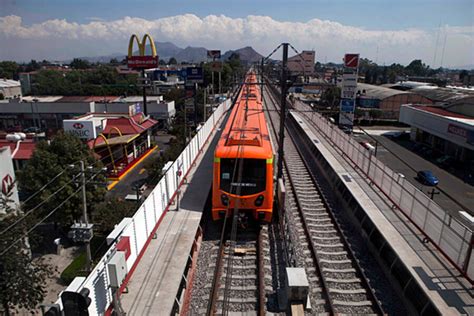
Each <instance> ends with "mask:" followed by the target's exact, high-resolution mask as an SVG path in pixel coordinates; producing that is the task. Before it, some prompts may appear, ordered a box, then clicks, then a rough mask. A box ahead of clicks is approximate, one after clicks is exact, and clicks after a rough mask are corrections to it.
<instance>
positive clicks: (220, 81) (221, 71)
mask: <svg viewBox="0 0 474 316" xmlns="http://www.w3.org/2000/svg"><path fill="white" fill-rule="evenodd" d="M221 73H222V71H219V97H220V96H221Z"/></svg>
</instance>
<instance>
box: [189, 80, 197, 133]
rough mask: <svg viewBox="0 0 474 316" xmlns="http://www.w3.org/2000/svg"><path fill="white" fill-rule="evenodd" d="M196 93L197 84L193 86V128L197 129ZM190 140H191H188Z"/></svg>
mask: <svg viewBox="0 0 474 316" xmlns="http://www.w3.org/2000/svg"><path fill="white" fill-rule="evenodd" d="M197 93H198V84H197V83H195V84H194V128H196V127H197V123H198V113H197ZM190 139H191V138H190Z"/></svg>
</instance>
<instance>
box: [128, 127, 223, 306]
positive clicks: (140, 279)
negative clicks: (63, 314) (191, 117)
mask: <svg viewBox="0 0 474 316" xmlns="http://www.w3.org/2000/svg"><path fill="white" fill-rule="evenodd" d="M223 122H225V119H223V120H222V122H221V125H222V124H223ZM218 126H219V125H218ZM213 133H214V134H213V135H211V136H210V141H209V143H208V144H207V145H206V147H204V149H203V152H202V153H201V155H200V156H199V157H198V158H197V159H196V163H195V166H193V167H192V169H191V171H190V172H189V174H188V176H187V183H186V184H183V185H182V186H181V194H180V203H179V204H180V205H179V210H178V211H177V210H176V201H174V205H172V206H171V207H170V209H169V211H168V212H167V213H166V214H165V216H164V218H163V220H162V222H161V223H160V225H159V227H158V229H157V231H156V234H157V238H156V239H153V240H152V241H151V242H150V244H149V245H148V248H147V249H146V251H145V254H144V255H143V257H142V258H141V260H140V262H139V263H138V265H137V267H136V269H135V271H134V274H133V275H132V278H131V279H130V281H129V283H128V293H123V294H122V296H121V298H120V299H121V304H122V308H123V309H124V311H125V312H126V313H127V315H170V314H171V312H172V310H173V306H174V304H175V298H176V295H177V293H178V290H179V287H180V283H181V281H182V278H183V274H184V272H185V268H186V264H187V262H188V259H189V255H190V252H191V249H192V246H193V242H194V238H195V236H196V232H197V229H198V227H199V223H200V221H201V217H202V214H203V211H204V206H205V203H206V199H207V197H208V192H209V190H210V189H211V185H212V164H213V156H214V148H215V146H216V144H217V141H218V139H219V136H220V128H217V129H215V130H214V132H213Z"/></svg>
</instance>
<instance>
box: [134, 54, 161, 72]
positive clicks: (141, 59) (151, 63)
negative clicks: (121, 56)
mask: <svg viewBox="0 0 474 316" xmlns="http://www.w3.org/2000/svg"><path fill="white" fill-rule="evenodd" d="M127 65H128V68H139V69H148V68H156V67H158V56H155V57H153V56H131V57H128V58H127Z"/></svg>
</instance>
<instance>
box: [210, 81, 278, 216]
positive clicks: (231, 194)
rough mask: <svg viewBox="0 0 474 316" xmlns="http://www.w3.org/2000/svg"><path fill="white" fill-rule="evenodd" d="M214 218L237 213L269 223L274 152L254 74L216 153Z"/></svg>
mask: <svg viewBox="0 0 474 316" xmlns="http://www.w3.org/2000/svg"><path fill="white" fill-rule="evenodd" d="M213 172H214V174H213V185H212V218H213V220H219V219H223V218H224V217H225V216H226V214H227V216H230V215H232V214H233V211H234V210H235V209H236V210H238V211H239V212H241V213H247V215H249V216H251V217H252V218H254V219H256V220H258V221H263V222H270V221H271V220H272V209H273V148H272V144H271V142H270V135H269V131H268V127H267V122H266V119H265V114H264V112H263V107H262V103H261V98H260V89H259V87H258V84H257V78H256V75H255V73H253V72H249V73H248V74H247V76H246V79H245V83H244V85H243V87H242V89H241V92H240V95H239V96H238V98H237V100H236V102H235V105H234V108H233V109H232V112H231V114H230V117H229V119H228V121H227V124H226V126H225V128H224V130H223V131H222V135H221V137H220V139H219V142H218V144H217V147H216V150H215V152H214V170H213Z"/></svg>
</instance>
